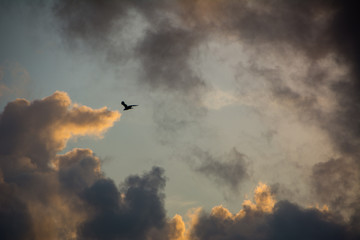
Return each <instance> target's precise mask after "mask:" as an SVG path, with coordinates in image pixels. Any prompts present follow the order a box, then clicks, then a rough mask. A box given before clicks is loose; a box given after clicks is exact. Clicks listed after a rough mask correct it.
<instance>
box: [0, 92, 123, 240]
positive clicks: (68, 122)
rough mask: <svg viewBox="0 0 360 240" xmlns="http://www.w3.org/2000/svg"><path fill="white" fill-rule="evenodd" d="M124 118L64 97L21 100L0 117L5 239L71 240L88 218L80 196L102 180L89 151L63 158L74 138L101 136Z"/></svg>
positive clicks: (96, 161) (55, 96)
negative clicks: (69, 142) (61, 153)
mask: <svg viewBox="0 0 360 240" xmlns="http://www.w3.org/2000/svg"><path fill="white" fill-rule="evenodd" d="M119 117H120V113H119V112H117V111H110V110H108V109H106V108H102V109H91V108H89V107H86V106H79V105H76V104H72V103H71V100H70V98H69V97H68V95H67V94H66V93H64V92H55V93H54V94H53V95H51V96H49V97H46V98H43V99H41V100H35V101H33V102H29V101H27V100H25V99H17V100H15V101H13V102H10V103H8V104H7V105H6V107H5V109H4V111H3V112H2V113H1V115H0V133H1V134H0V135H1V137H0V143H1V144H0V166H1V183H0V189H1V206H3V207H2V208H1V213H0V216H1V219H2V220H1V222H2V223H4V224H1V226H2V228H1V233H0V235H1V238H4V239H72V238H73V236H75V235H76V227H77V225H78V222H79V221H81V219H82V218H83V217H85V215H86V214H85V213H86V212H85V211H84V209H83V208H82V207H80V206H82V205H83V204H82V200H81V198H80V197H79V194H80V193H81V192H83V191H84V189H85V188H87V187H89V186H90V185H92V184H93V183H94V182H95V181H96V180H98V179H100V178H102V177H103V174H102V173H101V171H100V160H99V158H98V157H96V156H94V154H93V152H92V151H91V150H89V149H74V150H72V151H70V152H68V153H65V154H63V155H58V154H57V153H58V152H59V151H61V150H63V149H64V148H65V146H66V143H67V141H68V140H69V139H70V138H71V137H73V136H79V135H80V136H81V135H96V136H101V134H103V133H104V132H105V131H106V129H108V128H109V127H111V126H112V125H113V123H114V121H117V120H118V119H119Z"/></svg>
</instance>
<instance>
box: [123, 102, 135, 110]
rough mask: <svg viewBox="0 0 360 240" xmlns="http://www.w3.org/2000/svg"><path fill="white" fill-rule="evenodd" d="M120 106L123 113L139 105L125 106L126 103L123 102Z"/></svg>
mask: <svg viewBox="0 0 360 240" xmlns="http://www.w3.org/2000/svg"><path fill="white" fill-rule="evenodd" d="M121 105H123V106H124V111H126V110H129V109H133V107H136V106H139V105H126V103H125V102H124V101H122V102H121Z"/></svg>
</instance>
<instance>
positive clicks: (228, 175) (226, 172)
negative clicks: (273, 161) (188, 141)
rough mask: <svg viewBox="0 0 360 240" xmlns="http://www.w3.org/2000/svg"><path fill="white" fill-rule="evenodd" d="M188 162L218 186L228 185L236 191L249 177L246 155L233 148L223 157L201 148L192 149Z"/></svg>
mask: <svg viewBox="0 0 360 240" xmlns="http://www.w3.org/2000/svg"><path fill="white" fill-rule="evenodd" d="M191 158H193V159H191V160H193V161H191V162H190V164H191V165H193V167H192V168H193V169H194V170H195V171H197V172H199V173H202V174H204V175H205V176H207V177H208V178H210V179H211V180H213V181H215V182H216V183H217V184H218V185H219V186H224V185H225V186H228V187H230V189H231V190H232V191H236V192H237V191H238V190H239V187H240V184H241V183H242V182H243V181H245V180H246V179H248V178H249V171H248V162H247V160H246V156H245V155H244V154H242V153H240V152H238V151H237V150H236V149H235V148H233V149H232V150H231V151H230V153H228V154H227V155H225V156H223V157H214V156H212V155H211V154H210V153H209V152H204V151H202V150H201V149H195V150H194V151H192V156H191Z"/></svg>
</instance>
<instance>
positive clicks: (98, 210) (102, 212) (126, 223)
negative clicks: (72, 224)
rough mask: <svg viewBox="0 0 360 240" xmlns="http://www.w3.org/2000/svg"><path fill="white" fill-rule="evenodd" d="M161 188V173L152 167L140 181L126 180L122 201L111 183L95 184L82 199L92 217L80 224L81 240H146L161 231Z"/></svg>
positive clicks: (163, 217) (163, 218)
mask: <svg viewBox="0 0 360 240" xmlns="http://www.w3.org/2000/svg"><path fill="white" fill-rule="evenodd" d="M164 186H165V179H164V176H163V170H162V169H160V168H155V167H154V168H153V169H152V171H151V172H149V173H146V174H144V175H143V176H142V177H140V176H130V177H128V178H127V179H126V180H125V183H124V185H123V186H122V191H123V192H122V193H123V195H122V196H123V197H121V195H120V192H119V190H118V189H117V188H116V186H115V184H114V183H113V182H112V181H111V180H109V179H101V180H99V181H97V182H95V183H94V184H93V185H92V186H91V187H90V188H88V189H87V190H85V192H84V195H83V199H84V200H85V202H88V203H89V204H90V205H91V206H92V208H93V209H92V211H93V212H94V214H93V216H92V217H90V218H89V219H88V220H86V221H85V222H84V223H82V224H81V226H80V230H79V233H80V239H145V238H146V236H147V235H148V234H149V232H150V230H151V229H152V228H156V229H161V228H164V226H165V224H166V215H165V209H164V204H163V195H162V194H161V192H160V191H161V190H162V188H163V187H164Z"/></svg>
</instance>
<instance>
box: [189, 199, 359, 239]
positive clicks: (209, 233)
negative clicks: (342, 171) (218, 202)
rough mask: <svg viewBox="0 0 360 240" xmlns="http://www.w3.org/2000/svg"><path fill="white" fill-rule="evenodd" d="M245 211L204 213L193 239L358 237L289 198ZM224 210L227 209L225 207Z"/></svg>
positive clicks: (334, 220) (328, 218) (335, 220)
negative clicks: (268, 207) (269, 208)
mask: <svg viewBox="0 0 360 240" xmlns="http://www.w3.org/2000/svg"><path fill="white" fill-rule="evenodd" d="M244 209H245V212H243V214H237V215H231V214H230V215H229V214H228V213H226V212H221V211H219V210H218V211H214V209H213V211H212V213H211V214H206V213H202V214H201V215H200V217H199V219H198V222H197V223H196V224H195V225H194V226H193V228H192V231H191V236H192V238H191V239H198V240H202V239H208V240H215V239H216V240H217V239H258V240H265V239H266V240H270V239H339V240H340V239H356V237H358V235H356V232H353V231H351V230H349V228H348V226H346V225H344V224H343V223H342V222H341V220H339V219H337V218H335V217H334V216H332V215H331V214H330V213H328V212H323V211H320V210H317V209H314V208H311V209H304V208H301V207H299V206H297V205H295V204H292V203H290V202H287V201H281V202H278V203H277V204H276V205H275V206H274V208H273V210H272V211H271V212H263V211H260V210H256V209H251V208H247V209H246V208H244ZM223 211H224V210H223Z"/></svg>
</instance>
